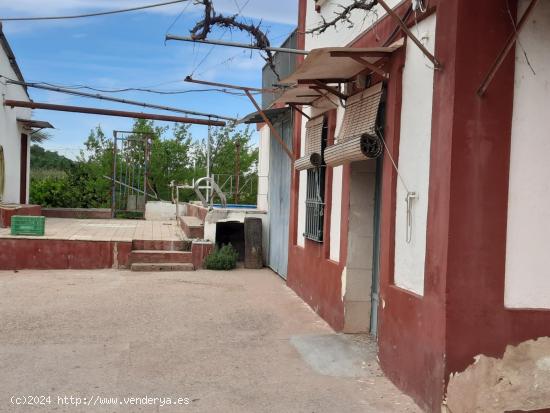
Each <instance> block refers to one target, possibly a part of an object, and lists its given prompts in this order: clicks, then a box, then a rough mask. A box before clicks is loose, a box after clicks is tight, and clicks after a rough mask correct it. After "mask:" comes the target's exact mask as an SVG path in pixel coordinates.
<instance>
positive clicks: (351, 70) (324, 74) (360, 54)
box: [281, 39, 403, 84]
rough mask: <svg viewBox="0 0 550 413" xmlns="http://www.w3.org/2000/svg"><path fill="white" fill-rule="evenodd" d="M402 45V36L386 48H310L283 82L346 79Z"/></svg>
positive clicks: (340, 80) (339, 80) (343, 80)
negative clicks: (303, 58)
mask: <svg viewBox="0 0 550 413" xmlns="http://www.w3.org/2000/svg"><path fill="white" fill-rule="evenodd" d="M402 46H403V39H401V40H400V41H398V42H396V43H394V44H393V45H391V46H388V47H368V48H354V47H324V48H321V49H313V50H312V51H310V52H309V54H308V56H307V57H306V59H305V60H304V61H303V62H302V64H301V65H300V66H298V68H297V69H296V70H295V71H294V73H293V74H291V75H290V76H289V77H287V78H286V79H283V80H282V81H281V83H283V84H296V83H299V82H300V81H308V80H320V81H323V82H327V83H328V82H334V83H337V82H345V81H347V80H349V79H352V78H354V77H355V76H357V75H359V74H360V73H362V72H364V71H365V70H366V69H367V67H366V63H365V62H367V64H371V65H374V64H376V63H377V62H378V61H380V59H383V58H384V57H390V56H391V54H392V53H393V52H395V51H396V50H397V49H399V48H400V47H402Z"/></svg>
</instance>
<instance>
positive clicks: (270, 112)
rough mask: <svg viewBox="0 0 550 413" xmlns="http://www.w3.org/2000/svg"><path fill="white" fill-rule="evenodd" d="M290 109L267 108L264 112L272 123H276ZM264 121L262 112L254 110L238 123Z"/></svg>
mask: <svg viewBox="0 0 550 413" xmlns="http://www.w3.org/2000/svg"><path fill="white" fill-rule="evenodd" d="M289 111H290V108H275V109H265V110H263V111H262V112H264V114H265V116H267V118H268V119H269V121H270V122H271V123H274V122H276V121H277V118H279V117H280V116H283V115H285V114H287V113H288V112H289ZM263 122H265V120H264V118H263V117H262V115H261V114H260V112H252V113H250V114H248V115H246V116H245V117H244V118H242V119H240V120H239V121H238V122H237V123H239V124H242V123H246V124H253V123H263Z"/></svg>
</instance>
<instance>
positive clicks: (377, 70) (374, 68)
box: [351, 56, 390, 78]
mask: <svg viewBox="0 0 550 413" xmlns="http://www.w3.org/2000/svg"><path fill="white" fill-rule="evenodd" d="M351 58H352V59H353V60H355V61H356V62H357V63H361V64H362V65H363V66H365V67H367V68H368V69H370V70H372V71H373V72H375V73H378V74H379V75H380V76H382V77H385V78H388V77H390V76H389V74H388V72H386V71H385V70H383V69H382V68H380V67H378V66H376V65H375V64H373V63H371V62H368V61H366V60H365V59H363V58H362V57H359V56H351Z"/></svg>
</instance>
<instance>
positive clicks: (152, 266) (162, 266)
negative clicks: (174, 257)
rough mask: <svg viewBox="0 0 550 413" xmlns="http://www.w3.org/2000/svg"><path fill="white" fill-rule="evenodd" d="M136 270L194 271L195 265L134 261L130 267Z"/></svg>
mask: <svg viewBox="0 0 550 413" xmlns="http://www.w3.org/2000/svg"><path fill="white" fill-rule="evenodd" d="M130 268H131V270H132V271H136V272H160V271H164V272H168V271H195V267H193V264H190V263H179V264H178V263H168V264H167V263H145V262H141V263H135V264H132V266H131V267H130Z"/></svg>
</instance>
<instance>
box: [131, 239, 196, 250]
mask: <svg viewBox="0 0 550 413" xmlns="http://www.w3.org/2000/svg"><path fill="white" fill-rule="evenodd" d="M132 249H133V250H148V251H152V250H155V251H191V241H189V240H180V241H158V240H147V239H145V240H139V239H135V240H133V241H132Z"/></svg>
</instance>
